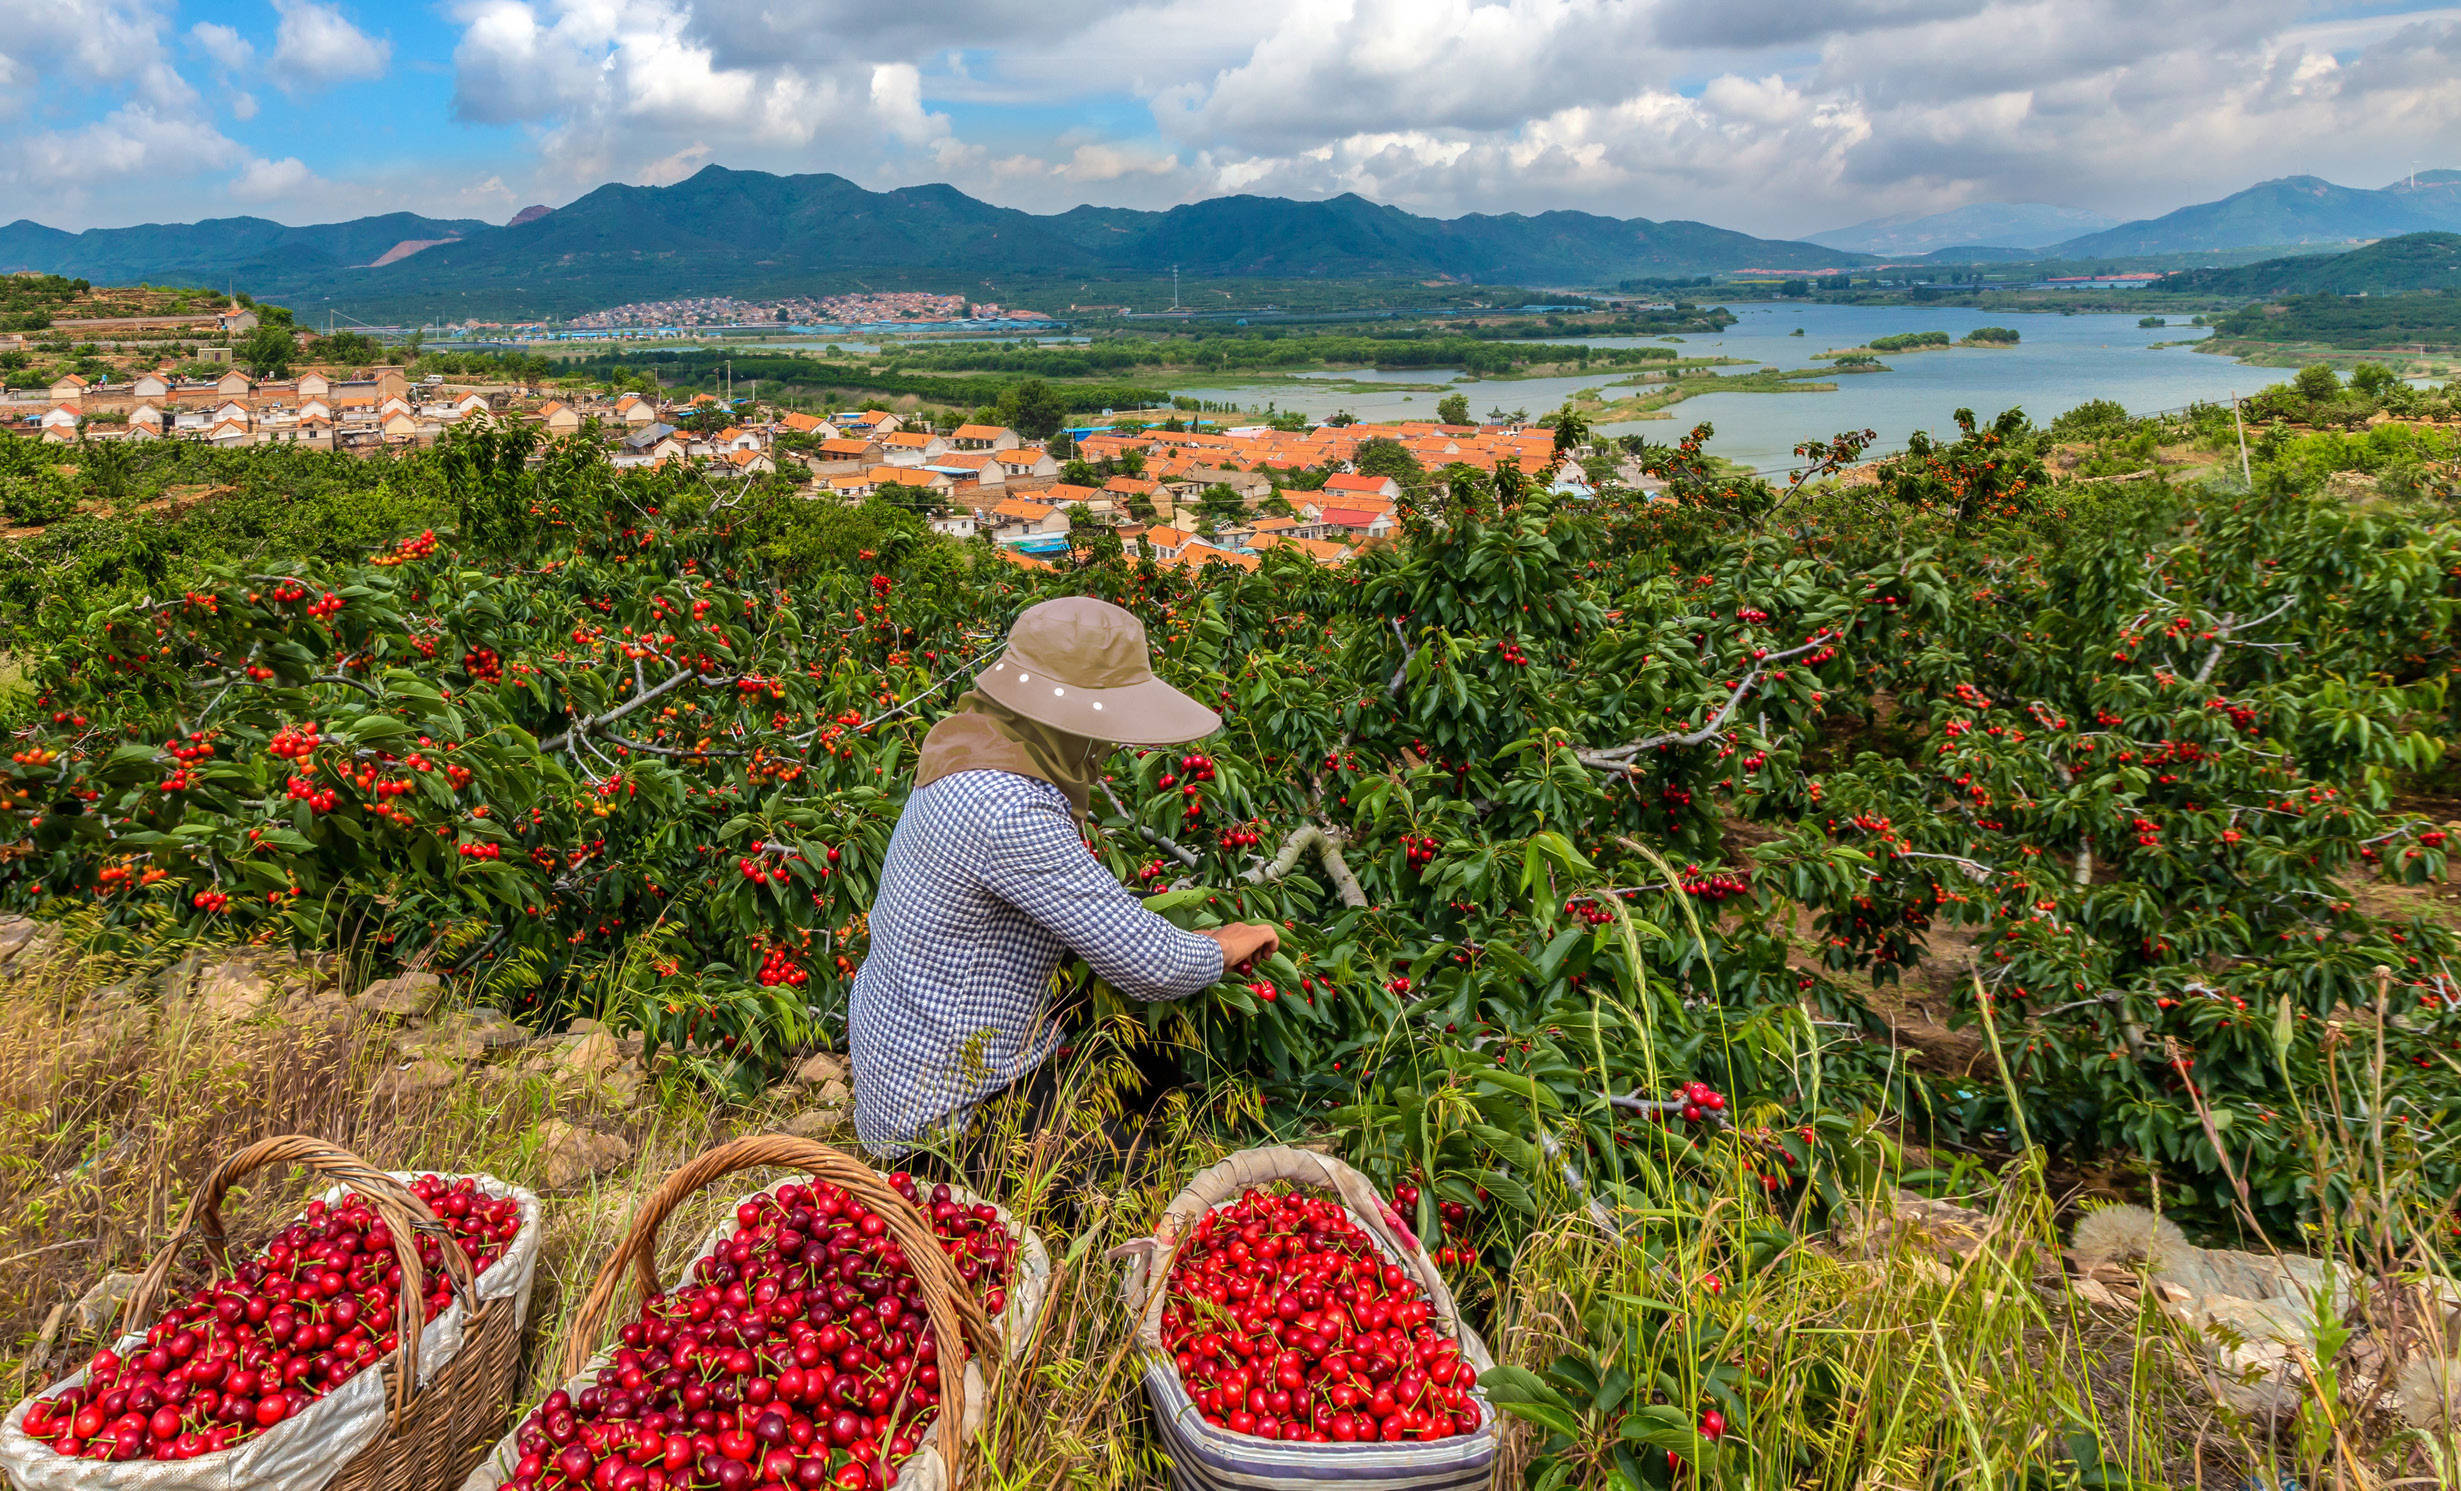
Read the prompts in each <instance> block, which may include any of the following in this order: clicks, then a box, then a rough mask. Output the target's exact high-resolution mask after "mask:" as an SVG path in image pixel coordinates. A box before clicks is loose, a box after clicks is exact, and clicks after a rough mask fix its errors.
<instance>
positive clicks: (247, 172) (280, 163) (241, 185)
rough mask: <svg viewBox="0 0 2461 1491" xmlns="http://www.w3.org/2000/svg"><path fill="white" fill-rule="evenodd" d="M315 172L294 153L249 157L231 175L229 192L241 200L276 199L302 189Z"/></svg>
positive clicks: (312, 181) (313, 181)
mask: <svg viewBox="0 0 2461 1491" xmlns="http://www.w3.org/2000/svg"><path fill="white" fill-rule="evenodd" d="M315 181H316V173H315V172H314V171H311V170H309V169H308V168H307V165H306V163H304V162H303V161H301V160H300V159H299V157H297V156H295V155H287V156H284V157H283V158H282V159H280V160H265V159H262V158H259V159H256V160H252V161H250V162H248V164H247V165H246V166H245V167H243V168H241V170H240V172H239V174H238V175H237V176H234V177H232V178H231V187H230V190H231V195H232V196H233V197H234V198H236V199H237V200H239V201H242V202H276V201H280V200H282V199H283V198H285V197H290V196H293V195H295V194H297V193H300V192H303V191H305V190H306V189H307V188H308V187H309V186H311V185H313V184H314V183H315Z"/></svg>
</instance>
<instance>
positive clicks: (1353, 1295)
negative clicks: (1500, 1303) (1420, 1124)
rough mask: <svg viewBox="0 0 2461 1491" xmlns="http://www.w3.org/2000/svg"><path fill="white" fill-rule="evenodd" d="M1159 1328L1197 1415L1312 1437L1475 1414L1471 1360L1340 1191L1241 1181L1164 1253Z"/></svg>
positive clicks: (1346, 1439)
mask: <svg viewBox="0 0 2461 1491" xmlns="http://www.w3.org/2000/svg"><path fill="white" fill-rule="evenodd" d="M1168 1290H1169V1292H1168V1294H1167V1295H1166V1296H1165V1300H1164V1304H1163V1310H1162V1337H1163V1342H1164V1344H1165V1345H1167V1346H1168V1347H1169V1348H1170V1350H1171V1353H1172V1364H1173V1365H1174V1366H1175V1367H1176V1368H1177V1369H1178V1372H1179V1378H1180V1381H1181V1383H1182V1384H1183V1385H1184V1386H1185V1387H1186V1389H1187V1391H1188V1395H1189V1397H1191V1398H1192V1399H1194V1400H1195V1403H1196V1406H1197V1409H1198V1411H1199V1412H1201V1413H1203V1414H1204V1416H1205V1421H1206V1422H1207V1423H1209V1424H1212V1425H1213V1426H1214V1427H1216V1428H1220V1429H1228V1430H1230V1431H1231V1432H1232V1433H1234V1434H1253V1435H1256V1436H1258V1437H1260V1438H1264V1439H1294V1440H1305V1441H1308V1442H1311V1443H1319V1444H1321V1443H1327V1442H1341V1443H1352V1442H1356V1441H1359V1440H1379V1441H1387V1442H1390V1441H1396V1440H1405V1439H1414V1440H1427V1439H1445V1438H1450V1437H1451V1436H1453V1435H1456V1434H1467V1433H1470V1432H1472V1431H1474V1430H1475V1429H1477V1428H1478V1426H1479V1408H1478V1404H1477V1402H1476V1401H1475V1400H1474V1399H1473V1398H1472V1397H1471V1396H1470V1389H1471V1387H1472V1386H1473V1385H1474V1384H1475V1383H1476V1382H1477V1380H1478V1372H1477V1369H1476V1368H1474V1367H1473V1366H1471V1365H1470V1364H1469V1363H1468V1362H1467V1361H1464V1360H1463V1359H1462V1357H1461V1352H1460V1348H1459V1347H1458V1346H1457V1345H1456V1344H1455V1343H1454V1342H1453V1339H1452V1338H1451V1337H1450V1336H1447V1335H1446V1334H1445V1333H1444V1332H1443V1331H1442V1330H1440V1329H1438V1328H1437V1326H1436V1325H1435V1323H1434V1314H1435V1311H1434V1307H1433V1306H1432V1305H1430V1304H1429V1303H1428V1301H1427V1300H1426V1299H1425V1298H1423V1297H1422V1296H1421V1294H1420V1290H1419V1286H1418V1283H1417V1281H1416V1280H1414V1279H1412V1278H1411V1277H1410V1276H1409V1274H1408V1273H1407V1272H1406V1271H1405V1270H1403V1269H1402V1268H1401V1267H1400V1266H1399V1265H1398V1264H1395V1263H1392V1262H1390V1261H1388V1260H1387V1259H1386V1257H1385V1256H1384V1254H1383V1253H1382V1252H1381V1251H1379V1249H1378V1248H1377V1246H1376V1244H1375V1242H1374V1241H1373V1240H1372V1239H1370V1238H1369V1237H1368V1235H1367V1233H1366V1232H1364V1231H1363V1230H1361V1228H1360V1227H1359V1225H1358V1223H1357V1222H1356V1221H1355V1220H1353V1219H1352V1218H1351V1216H1350V1214H1349V1213H1348V1212H1346V1211H1345V1210H1343V1208H1342V1206H1341V1203H1339V1202H1338V1201H1334V1200H1331V1199H1329V1198H1324V1197H1316V1196H1305V1195H1299V1194H1290V1193H1277V1192H1271V1191H1264V1190H1250V1191H1247V1192H1246V1193H1244V1194H1243V1195H1241V1196H1240V1197H1239V1199H1238V1200H1236V1201H1233V1202H1231V1203H1230V1204H1229V1205H1227V1206H1223V1207H1220V1208H1217V1209H1216V1210H1214V1211H1211V1212H1208V1213H1207V1214H1206V1215H1205V1216H1204V1218H1203V1219H1202V1220H1200V1221H1199V1222H1198V1223H1197V1224H1196V1229H1195V1231H1194V1232H1193V1233H1192V1234H1191V1235H1190V1236H1189V1238H1188V1240H1187V1242H1186V1243H1185V1245H1183V1246H1182V1247H1181V1249H1180V1251H1179V1255H1178V1257H1177V1258H1175V1259H1174V1260H1173V1261H1172V1264H1171V1272H1170V1279H1169V1283H1168Z"/></svg>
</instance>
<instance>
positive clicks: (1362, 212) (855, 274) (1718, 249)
mask: <svg viewBox="0 0 2461 1491" xmlns="http://www.w3.org/2000/svg"><path fill="white" fill-rule="evenodd" d="M2105 222H2107V219H2103V218H2100V217H2098V216H2096V215H2095V214H2093V213H2090V212H2085V211H2082V210H2080V209H2077V208H2069V207H2054V206H2049V205H2046V204H2043V203H2028V202H2014V203H2011V202H1988V203H1975V204H1972V205H1970V206H1966V207H1960V208H1956V209H1952V210H1950V211H1947V212H1937V213H1928V214H1923V215H1920V216H1914V217H1900V218H1880V219H1874V220H1872V221H1870V222H1866V223H1859V224H1856V225H1855V226H1853V227H1851V228H1838V229H1833V230H1830V231H1827V232H1823V233H1819V234H1815V235H1813V237H1812V239H1811V240H1810V241H1790V240H1783V239H1769V238H1756V237H1753V236H1752V235H1750V234H1747V233H1738V232H1733V231H1731V230H1728V229H1724V228H1717V227H1712V226H1710V225H1708V224H1706V223H1697V222H1688V221H1667V222H1657V221H1652V220H1650V219H1648V218H1613V217H1604V216H1600V215H1598V214H1594V213H1586V212H1542V213H1538V214H1536V215H1534V216H1533V215H1524V214H1521V213H1501V214H1490V213H1473V214H1471V215H1469V216H1466V217H1457V218H1430V217H1420V216H1418V215H1416V214H1414V213H1409V212H1405V211H1403V210H1401V209H1400V208H1398V207H1384V206H1378V205H1377V204H1375V203H1373V202H1369V201H1367V200H1366V199H1364V198H1362V197H1358V196H1355V195H1350V194H1344V195H1342V196H1338V197H1333V198H1329V199H1327V200H1324V201H1315V202H1302V201H1293V200H1290V199H1288V198H1283V197H1255V196H1236V197H1216V198H1213V199H1211V200H1208V201H1203V202H1194V203H1190V204H1188V205H1186V206H1182V207H1174V208H1171V209H1170V210H1168V211H1164V212H1146V211H1137V210H1132V209H1128V208H1120V207H1078V208H1074V209H1071V210H1070V211H1067V212H1061V213H1052V214H1037V213H1029V212H1020V211H1017V210H1015V209H1013V208H1007V207H995V206H993V205H991V204H990V203H988V202H982V201H978V200H976V199H975V198H973V197H969V196H967V195H966V194H965V193H963V192H961V191H958V190H957V189H956V188H954V187H951V186H918V187H906V188H902V189H899V190H896V191H886V192H875V191H869V190H866V189H865V188H863V187H860V186H857V185H856V184H855V183H853V182H851V181H848V180H846V179H845V178H843V177H839V176H831V175H809V176H773V175H770V174H767V173H765V172H760V171H730V170H727V169H725V168H723V167H720V166H710V167H707V168H705V169H703V170H702V171H700V172H699V173H698V174H696V175H694V176H693V177H691V178H690V179H688V180H685V181H681V182H677V183H676V184H674V185H672V186H662V187H649V186H623V185H609V186H602V187H600V188H598V189H597V190H596V191H593V192H591V193H589V194H588V195H587V196H584V197H582V198H580V199H579V200H577V201H575V202H572V203H569V204H567V205H565V206H563V207H560V208H555V209H553V210H550V209H548V208H545V207H526V208H524V209H522V211H521V212H520V213H519V214H518V215H517V216H516V217H514V218H513V220H512V221H511V222H509V223H507V224H504V225H503V226H500V227H499V226H495V225H492V224H488V223H483V222H478V221H475V220H472V219H440V218H428V217H420V216H418V215H416V214H413V213H406V212H397V213H387V214H385V215H383V216H381V217H366V218H357V219H354V220H352V221H349V222H342V223H323V224H317V225H314V226H310V227H298V228H294V227H286V226H284V225H282V224H280V223H275V222H269V221H267V220H266V219H264V218H253V217H237V218H216V219H212V220H209V221H206V222H199V223H149V224H146V225H144V226H141V227H133V228H96V229H90V230H88V231H86V232H82V233H68V232H63V231H61V230H59V229H56V228H47V227H44V226H43V225H41V224H39V223H35V222H31V221H28V220H24V219H20V220H19V221H17V222H14V223H10V224H8V225H7V226H6V227H0V271H9V270H20V269H30V270H41V271H48V272H53V273H58V274H67V275H76V276H82V277H84V278H86V279H89V280H93V281H96V282H98V283H107V284H128V283H134V282H138V281H150V282H154V283H159V284H192V285H208V286H221V285H226V284H227V285H231V286H234V287H236V288H238V289H243V290H247V291H249V292H250V293H252V294H255V295H257V296H260V297H262V298H265V299H268V300H272V301H276V302H280V303H287V304H290V305H292V306H293V307H294V308H296V309H298V310H299V311H300V312H301V313H302V314H303V315H306V316H309V317H314V316H315V315H317V314H318V313H320V312H322V311H323V310H324V309H326V308H327V307H332V308H334V309H339V310H348V311H351V312H352V313H353V314H360V315H369V316H378V317H388V318H389V317H397V316H398V317H404V318H407V317H411V316H420V317H429V316H433V317H455V316H468V315H474V316H482V317H486V318H490V319H514V318H526V317H532V316H563V315H571V314H575V313H578V312H581V311H585V310H592V309H598V308H601V307H605V306H610V305H615V304H619V303H622V302H625V301H633V300H653V299H669V298H675V297H681V296H690V295H740V296H749V297H755V298H758V297H762V296H767V295H784V294H813V293H828V292H833V291H842V290H857V289H892V288H899V289H903V288H932V289H940V290H944V291H957V290H963V291H964V292H966V293H968V294H970V295H972V296H974V297H975V298H977V299H990V300H1011V301H1018V300H1023V301H1024V303H1029V304H1031V303H1034V299H1033V295H1032V292H1034V291H1036V290H1037V289H1039V290H1041V291H1044V292H1051V291H1053V290H1055V288H1059V287H1062V286H1064V287H1065V289H1066V291H1067V293H1068V295H1069V296H1070V298H1073V297H1074V295H1075V294H1076V293H1077V292H1078V290H1079V289H1080V288H1081V287H1082V288H1083V289H1085V290H1089V291H1091V292H1092V294H1091V295H1090V296H1089V298H1093V299H1100V298H1102V293H1101V290H1100V288H1099V282H1102V281H1105V280H1114V281H1116V280H1139V281H1149V280H1151V279H1152V278H1154V277H1157V276H1161V275H1167V274H1169V273H1170V272H1171V270H1172V269H1173V267H1174V266H1176V267H1177V268H1178V269H1179V271H1180V272H1181V273H1182V274H1183V275H1185V276H1187V277H1190V278H1192V279H1196V280H1206V279H1213V280H1221V279H1253V280H1280V279H1366V278H1378V279H1383V278H1391V279H1404V280H1423V281H1438V280H1440V281H1445V282H1449V283H1474V284H1496V285H1523V286H1534V287H1546V286H1562V287H1567V288H1577V287H1583V286H1611V285H1614V284H1616V283H1617V282H1619V281H1623V280H1633V279H1647V278H1657V277H1673V276H1692V275H1702V274H1715V273H1718V272H1721V271H1726V270H1735V269H1821V268H1854V267H1858V266H1861V265H1866V264H1870V263H1872V262H1873V259H1874V256H1880V257H1884V258H1893V259H1895V260H1897V261H1898V262H1901V263H1902V262H1905V261H1907V260H1909V259H1914V258H1921V259H1925V260H1928V261H1930V262H1935V263H1948V262H1986V261H1991V260H2016V259H2025V258H2040V259H2061V260H2080V259H2086V260H2096V259H2122V258H2147V257H2160V256H2172V262H2174V263H2176V262H2177V258H2176V256H2179V255H2192V254H2199V253H2211V252H2217V251H2232V250H2236V251H2239V252H2241V253H2244V252H2245V251H2246V250H2248V249H2251V248H2259V249H2260V248H2269V247H2273V246H2275V245H2281V246H2292V245H2328V244H2342V243H2351V242H2355V241H2363V240H2367V239H2377V238H2391V237H2397V236H2400V235H2403V234H2411V233H2418V232H2426V231H2438V230H2446V229H2461V171H2428V172H2422V173H2420V174H2419V175H2417V176H2415V177H2412V178H2409V179H2406V180H2403V181H2399V182H2396V183H2394V184H2393V185H2391V186H2388V187H2384V188H2381V189H2377V190H2365V189H2360V188H2353V187H2343V186H2336V185H2334V184H2333V183H2331V182H2328V181H2324V180H2321V179H2319V178H2317V177H2313V176H2292V177H2285V178H2283V179H2281V180H2278V181H2267V182H2263V183H2261V184H2259V185H2256V186H2253V187H2250V188H2248V189H2247V190H2245V191H2242V192H2237V193H2234V194H2232V195H2230V196H2228V197H2224V198H2222V199H2221V200H2220V201H2216V202H2204V203H2199V204H2197V205H2195V206H2191V207H2182V208H2180V209H2179V210H2177V211H2175V212H2171V213H2167V214H2164V215H2163V216H2161V217H2157V218H2150V219H2146V220H2143V221H2140V222H2132V223H2121V224H2118V225H2117V226H2107V227H2106V226H2101V224H2103V223H2105ZM2079 226H2089V227H2091V228H2092V231H2089V232H2085V233H2082V234H2077V233H2075V232H2074V231H2073V230H2074V229H2075V228H2077V227H2079ZM2063 235H2065V236H2063ZM2253 267H2258V266H2251V268H2253ZM2267 273H2268V274H2276V275H2278V273H2279V272H2278V271H2273V270H2267ZM1041 298H1042V299H1043V300H1046V301H1048V300H1051V299H1052V298H1053V297H1052V295H1051V294H1049V293H1045V294H1043V295H1042V297H1041ZM1059 303H1063V304H1064V303H1066V302H1065V301H1062V302H1059Z"/></svg>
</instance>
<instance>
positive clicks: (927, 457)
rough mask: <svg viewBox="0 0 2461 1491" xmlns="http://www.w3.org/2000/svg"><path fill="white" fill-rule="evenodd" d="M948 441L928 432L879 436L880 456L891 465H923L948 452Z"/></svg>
mask: <svg viewBox="0 0 2461 1491" xmlns="http://www.w3.org/2000/svg"><path fill="white" fill-rule="evenodd" d="M948 448H949V443H948V442H947V441H945V440H943V439H941V438H940V437H939V436H937V435H934V434H930V433H928V432H916V433H911V434H909V433H903V432H901V433H898V434H894V435H883V436H881V437H880V458H881V459H882V460H884V461H886V462H888V463H889V464H890V465H892V466H924V465H928V464H930V463H931V462H933V461H935V460H938V459H939V458H940V457H941V456H943V455H945V454H947V453H948Z"/></svg>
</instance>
